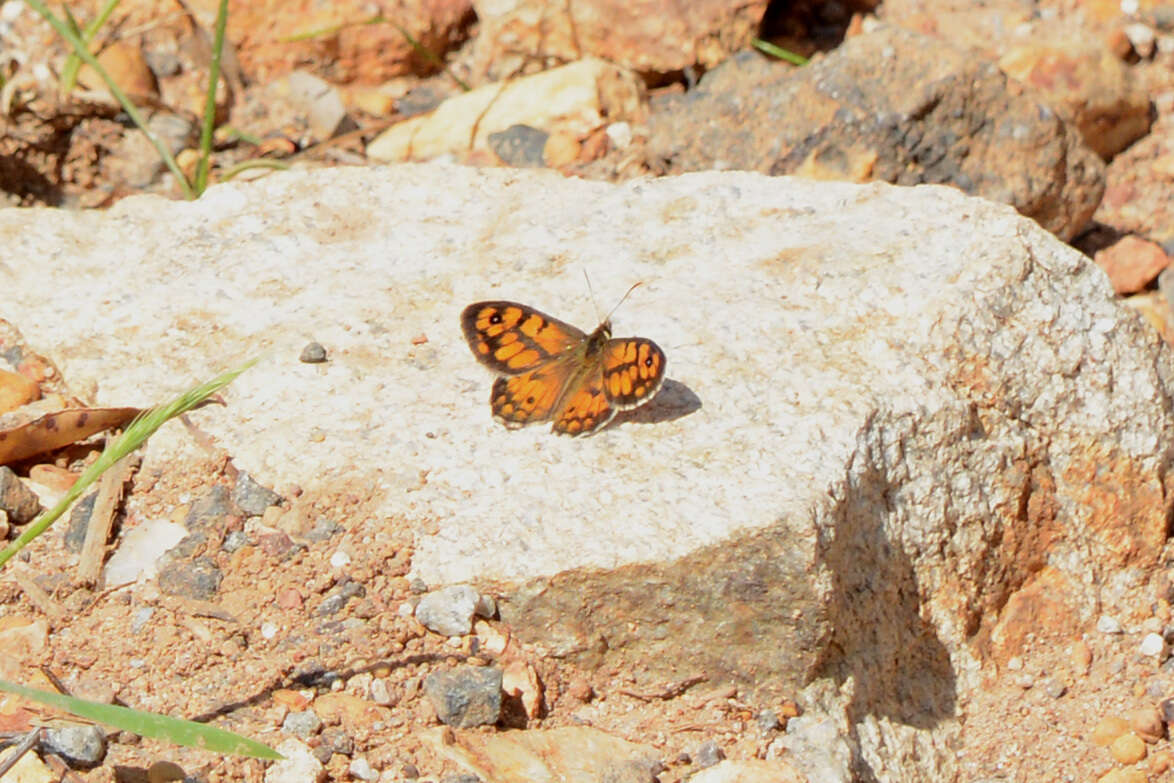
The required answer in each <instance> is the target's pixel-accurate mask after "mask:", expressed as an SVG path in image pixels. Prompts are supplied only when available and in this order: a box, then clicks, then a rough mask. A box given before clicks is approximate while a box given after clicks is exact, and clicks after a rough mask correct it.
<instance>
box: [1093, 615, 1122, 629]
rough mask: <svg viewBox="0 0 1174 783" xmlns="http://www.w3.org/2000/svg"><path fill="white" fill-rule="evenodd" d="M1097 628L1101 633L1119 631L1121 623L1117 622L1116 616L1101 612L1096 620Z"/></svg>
mask: <svg viewBox="0 0 1174 783" xmlns="http://www.w3.org/2000/svg"><path fill="white" fill-rule="evenodd" d="M1097 630H1098V631H1100V632H1101V633H1121V630H1122V629H1121V623H1119V622H1117V618H1115V617H1110V616H1109V615H1107V614H1102V615H1101V616H1100V619H1099V620H1097Z"/></svg>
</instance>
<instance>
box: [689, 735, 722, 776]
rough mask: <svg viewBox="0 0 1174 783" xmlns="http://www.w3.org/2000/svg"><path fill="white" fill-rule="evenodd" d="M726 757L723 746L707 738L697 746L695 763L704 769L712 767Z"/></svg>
mask: <svg viewBox="0 0 1174 783" xmlns="http://www.w3.org/2000/svg"><path fill="white" fill-rule="evenodd" d="M725 757H726V754H725V753H723V752H722V749H721V746H720V745H718V744H717V743H716V742H714V741H713V740H705V741H704V742H702V743H701V744H700V745H699V746H698V747H697V752H696V753H694V754H693V763H694V764H696V765H697V766H699V767H701V768H702V769H704V768H705V767H712V766H713V765H714V764H716V763H718V762H719V761H721V760H722V759H724V758H725Z"/></svg>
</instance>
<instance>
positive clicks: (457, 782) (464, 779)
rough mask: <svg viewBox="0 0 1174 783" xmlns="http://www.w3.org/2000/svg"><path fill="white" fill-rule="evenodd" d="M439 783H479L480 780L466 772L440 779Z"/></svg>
mask: <svg viewBox="0 0 1174 783" xmlns="http://www.w3.org/2000/svg"><path fill="white" fill-rule="evenodd" d="M440 783H481V778H479V777H477V776H476V775H470V774H469V773H468V772H458V773H456V774H453V775H445V776H444V777H442V778H441V779H440Z"/></svg>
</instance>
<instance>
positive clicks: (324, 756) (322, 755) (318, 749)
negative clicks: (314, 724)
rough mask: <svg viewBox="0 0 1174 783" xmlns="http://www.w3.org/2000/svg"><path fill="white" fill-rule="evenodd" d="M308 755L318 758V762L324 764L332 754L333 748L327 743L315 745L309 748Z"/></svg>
mask: <svg viewBox="0 0 1174 783" xmlns="http://www.w3.org/2000/svg"><path fill="white" fill-rule="evenodd" d="M310 755H312V756H313V757H314V758H316V759H318V763H320V764H326V763H328V762H329V761H330V757H331V756H333V755H334V749H333V748H331V747H330V746H329V745H315V746H314V747H313V748H311V749H310Z"/></svg>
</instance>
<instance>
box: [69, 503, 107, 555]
mask: <svg viewBox="0 0 1174 783" xmlns="http://www.w3.org/2000/svg"><path fill="white" fill-rule="evenodd" d="M97 499H98V491H97V490H94V491H93V492H91V493H90V494H88V495H86V496H85V497H84V498H82V499H81V500H79V501H78V502H76V503H74V504H73V508H72V509H70V512H69V521H68V522H66V523H65V524H66V527H65V534H64V536H62V538H63V539H64V541H65V548H66V549H68V550H69V551H70V552H72V553H74V554H75V555H76V554H77V553H79V552H81V551H82V545H83V544H85V542H86V529H87V528H88V527H89V524H90V514H92V513H94V501H96V500H97Z"/></svg>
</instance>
